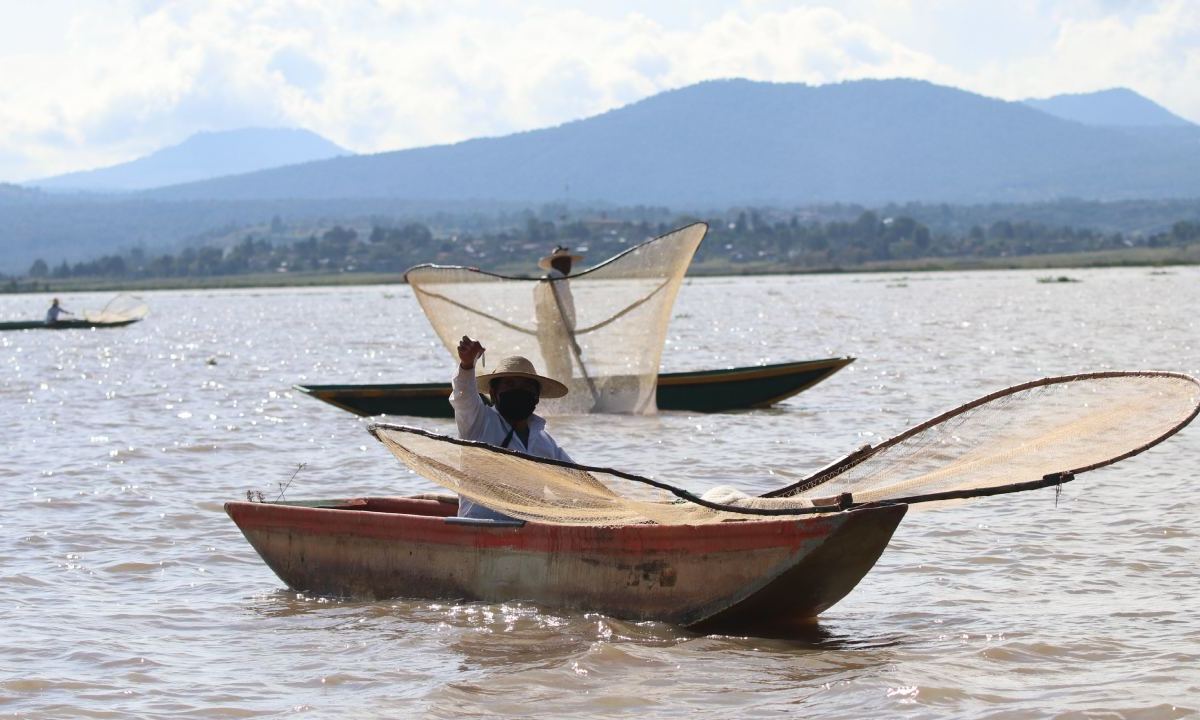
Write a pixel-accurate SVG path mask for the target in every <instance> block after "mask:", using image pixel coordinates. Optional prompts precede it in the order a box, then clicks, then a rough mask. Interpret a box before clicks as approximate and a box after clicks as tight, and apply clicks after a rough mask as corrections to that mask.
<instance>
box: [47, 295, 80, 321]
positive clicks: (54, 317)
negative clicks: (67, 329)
mask: <svg viewBox="0 0 1200 720" xmlns="http://www.w3.org/2000/svg"><path fill="white" fill-rule="evenodd" d="M59 315H74V313H72V312H71V311H70V310H68V309H66V308H65V307H63V306H62V305H59V304H58V298H54V302H52V303H50V309H49V310H47V311H46V324H47V325H53V324H55V323H57V322H58V316H59Z"/></svg>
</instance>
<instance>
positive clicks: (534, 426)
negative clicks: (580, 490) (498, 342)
mask: <svg viewBox="0 0 1200 720" xmlns="http://www.w3.org/2000/svg"><path fill="white" fill-rule="evenodd" d="M483 352H484V348H483V345H481V344H480V343H479V341H477V340H472V339H471V338H469V337H467V336H466V335H463V338H462V340H460V341H459V343H458V372H457V373H456V374H455V376H454V380H453V382H452V383H451V386H452V388H453V390H452V392H451V393H450V405H451V406H452V407H453V408H454V422H455V423H456V424H457V425H458V436H459V437H461V438H462V439H464V440H476V441H478V442H485V443H488V444H489V445H496V446H498V447H502V448H508V449H510V450H516V451H518V452H523V453H527V454H529V455H536V456H538V457H544V458H550V459H552V460H562V461H565V462H572V460H571V456H569V455H567V453H566V452H564V451H563V449H562V448H560V447H559V446H558V443H556V442H554V438H552V437H550V433H548V432H546V421H545V419H543V418H542V417H540V416H538V415H534V414H533V411H534V409H535V408H536V407H537V404H538V400H540V399H541V398H543V397H544V398H560V397H562V396H564V395H566V394H567V387H566V386H565V385H563V384H562V383H560V382H558V381H557V380H552V379H550V378H548V377H544V376H542V375H538V374H537V369H536V368H534V366H533V363H532V362H530V361H529V360H527V359H525V358H523V357H520V356H513V357H507V358H504V359H503V360H501V361H500V364H499V365H498V366H497V368H496V370H494V371H493V372H490V373H488V374H486V375H480V376H478V377H476V375H475V361H476V360H478V359H479V358H480V356H482V355H483ZM480 393H486V394H488V395H489V396H490V397H491V399H492V403H493V405H492V406H488V405H487V404H486V403H484V402H483V398H482V397H480ZM458 516H459V517H470V518H481V519H486V520H512V519H513V518H511V517H509V516H507V515H504V514H502V513H499V512H496V511H495V510H492V509H490V508H486V507H483V506H482V505H476V504H475V503H473V502H471V501H470V500H468V499H467V498H465V497H460V498H459V500H458Z"/></svg>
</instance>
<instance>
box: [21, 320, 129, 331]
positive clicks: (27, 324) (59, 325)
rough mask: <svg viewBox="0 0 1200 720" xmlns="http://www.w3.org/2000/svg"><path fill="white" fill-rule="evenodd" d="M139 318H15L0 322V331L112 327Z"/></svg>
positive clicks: (120, 325) (121, 325)
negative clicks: (54, 320) (13, 320)
mask: <svg viewBox="0 0 1200 720" xmlns="http://www.w3.org/2000/svg"><path fill="white" fill-rule="evenodd" d="M138 320H141V318H134V319H132V320H117V321H115V322H92V321H90V320H59V321H58V322H56V323H49V324H48V323H46V321H45V320H17V321H15V322H0V332H2V331H4V330H87V329H89V328H112V327H124V326H125V325H132V324H133V323H135V322H137V321H138Z"/></svg>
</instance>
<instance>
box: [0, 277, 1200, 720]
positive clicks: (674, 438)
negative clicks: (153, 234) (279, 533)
mask: <svg viewBox="0 0 1200 720" xmlns="http://www.w3.org/2000/svg"><path fill="white" fill-rule="evenodd" d="M1072 274H1073V275H1075V276H1076V277H1078V278H1080V279H1081V280H1082V281H1083V282H1079V283H1068V284H1038V283H1036V282H1035V277H1036V275H1037V273H1031V272H1021V271H1014V272H977V273H928V274H915V275H909V276H899V275H828V276H795V277H767V278H711V279H692V280H689V281H687V283H686V284H685V286H684V288H683V290H682V291H681V294H680V297H679V301H678V303H677V305H676V312H675V319H674V320H673V321H672V324H671V328H670V332H669V340H668V347H667V349H666V351H665V353H664V369H665V370H668V371H672V370H687V369H701V368H716V367H731V366H741V365H753V364H758V363H769V362H783V361H788V360H801V359H812V358H819V357H829V356H836V355H854V356H856V357H857V358H858V360H857V362H855V363H854V364H852V365H851V366H849V367H848V368H846V369H845V370H843V371H842V372H840V373H839V374H837V375H835V376H834V377H832V378H830V379H829V380H827V381H825V382H824V383H822V384H820V385H818V386H816V387H815V388H813V389H811V390H808V391H806V392H804V393H802V394H801V395H799V396H797V397H795V398H792V399H790V400H788V401H787V402H785V403H783V404H782V405H780V406H778V407H776V408H773V409H770V410H764V411H751V412H741V413H729V414H721V415H698V414H685V413H664V414H662V415H659V416H657V417H636V418H633V417H620V418H613V417H596V416H581V417H568V418H554V419H552V420H551V429H552V431H553V432H554V434H555V435H556V437H557V438H558V440H559V441H560V443H561V444H562V445H563V446H564V447H565V448H567V449H568V451H569V452H570V453H571V454H572V456H574V457H575V458H576V459H577V460H579V461H581V462H585V463H587V464H591V465H600V466H608V467H616V468H621V469H626V470H630V471H633V472H638V473H642V474H649V475H652V476H654V477H657V478H660V479H663V480H667V481H669V482H674V483H677V484H680V485H683V486H685V487H688V488H690V489H693V490H699V491H703V490H704V489H707V488H708V487H710V486H712V485H715V484H730V485H734V486H737V487H740V488H741V489H743V490H746V491H748V492H753V491H759V492H761V491H764V490H767V489H770V488H772V487H776V486H779V485H784V484H787V483H789V482H791V481H793V480H794V479H795V478H797V477H800V476H802V475H804V474H805V473H807V472H809V471H811V470H814V469H816V468H818V467H821V466H823V465H825V464H827V463H828V462H829V461H832V460H834V459H836V458H837V457H840V456H841V455H843V454H844V453H845V452H847V451H849V450H852V449H854V448H856V447H858V446H859V445H862V444H863V443H874V442H878V441H879V440H881V439H883V438H885V437H888V436H890V435H892V434H895V433H896V432H899V431H900V430H902V429H904V428H906V427H908V426H910V425H912V424H914V423H917V422H920V421H923V420H925V419H927V418H929V417H932V416H933V415H935V414H937V413H939V412H941V411H944V410H946V409H949V408H951V407H954V406H956V405H959V404H961V403H963V402H966V401H969V400H971V399H974V398H975V397H977V396H980V395H983V394H986V393H988V392H991V391H994V390H997V389H1000V388H1002V387H1005V386H1008V385H1012V384H1016V383H1019V382H1024V381H1027V380H1031V379H1034V378H1038V377H1043V376H1048V375H1060V374H1068V373H1075V372H1083V371H1096V370H1109V369H1162V370H1176V371H1181V372H1186V373H1189V374H1193V375H1197V374H1200V324H1198V321H1197V320H1196V315H1195V309H1196V308H1197V307H1200V270H1198V269H1195V268H1181V269H1178V270H1171V271H1169V272H1167V273H1152V272H1151V271H1149V270H1146V269H1117V270H1087V271H1072ZM144 298H145V299H146V300H147V302H148V303H149V305H150V307H151V315H150V316H149V317H148V318H147V319H146V320H145V321H144V322H142V323H140V324H137V325H133V326H130V327H128V328H125V329H120V330H106V331H70V332H66V331H64V332H46V331H25V332H9V333H0V414H2V415H3V417H4V427H5V428H6V429H7V432H6V438H5V447H6V450H5V461H6V462H4V463H3V464H0V493H2V497H3V501H4V502H3V505H4V508H5V510H4V512H3V513H2V514H0V608H3V609H2V610H0V627H2V628H3V630H2V631H0V657H2V658H3V659H4V662H3V663H2V664H0V713H3V714H6V715H11V716H17V717H29V718H58V717H77V716H109V715H112V716H120V717H166V716H178V715H183V714H190V715H192V716H196V717H215V718H221V717H238V718H242V717H260V716H276V715H281V714H285V713H291V712H295V711H302V712H309V713H311V714H314V715H316V716H319V717H343V716H352V717H379V718H388V717H397V716H405V715H423V716H427V717H446V718H459V717H464V716H468V717H473V716H480V715H482V716H494V717H515V716H519V717H530V716H538V717H589V718H590V717H616V716H627V715H633V714H639V715H651V716H655V717H681V718H682V717H687V718H692V717H696V716H702V717H727V716H729V715H731V714H734V713H737V714H739V715H747V716H755V717H757V716H764V715H772V714H779V715H793V714H801V713H803V714H807V715H816V716H819V717H823V718H860V717H865V716H895V715H900V714H904V715H906V716H908V715H917V716H933V715H937V716H951V717H964V716H966V717H987V716H997V717H1000V716H1002V717H1006V718H1024V717H1046V716H1051V715H1055V716H1057V715H1064V716H1079V717H1083V716H1087V717H1091V716H1104V717H1109V716H1111V717H1139V718H1157V717H1162V718H1175V717H1185V716H1191V715H1195V714H1197V713H1200V615H1197V613H1196V612H1195V609H1196V606H1197V602H1198V600H1200V577H1198V576H1197V573H1196V566H1197V561H1198V560H1200V520H1198V519H1197V517H1196V511H1195V508H1196V507H1198V506H1200V490H1198V489H1197V487H1196V484H1195V482H1194V481H1193V478H1194V475H1195V471H1196V468H1197V467H1200V429H1198V428H1195V427H1193V428H1189V429H1186V430H1184V432H1183V433H1181V434H1180V435H1179V436H1177V437H1175V438H1173V439H1171V440H1169V441H1167V443H1165V444H1164V445H1162V446H1160V447H1157V448H1154V449H1153V450H1151V451H1150V452H1148V453H1146V454H1144V455H1142V456H1139V457H1137V458H1134V459H1131V460H1129V461H1126V462H1123V463H1120V464H1118V465H1116V466H1114V467H1112V468H1107V469H1104V470H1100V471H1097V472H1095V473H1090V474H1088V475H1085V476H1081V478H1080V479H1079V480H1077V481H1076V482H1074V483H1072V484H1070V485H1067V486H1065V487H1064V488H1063V491H1062V495H1061V496H1060V497H1057V498H1056V497H1055V493H1054V491H1053V490H1052V489H1047V490H1043V491H1037V492H1032V493H1025V494H1020V495H1012V496H1006V497H998V498H991V499H986V500H980V501H975V502H971V503H964V504H959V505H955V506H953V507H948V508H944V509H938V510H932V511H926V512H913V513H910V514H909V516H908V517H907V518H906V519H905V521H904V522H903V524H902V525H901V526H900V529H899V531H898V532H897V534H896V536H895V538H894V539H893V541H892V543H891V545H890V547H889V548H888V550H887V551H886V552H885V554H884V555H883V557H882V558H881V560H880V561H879V563H878V565H877V566H876V567H875V569H874V570H873V571H872V572H871V573H870V574H869V575H868V576H867V577H866V579H865V580H864V581H863V582H862V583H861V584H860V585H859V586H858V588H856V589H855V590H854V592H852V593H851V594H850V595H849V596H848V597H847V598H846V599H845V600H843V601H842V602H841V603H839V604H838V605H836V606H834V607H833V608H832V609H830V610H828V611H827V612H826V613H825V614H824V615H823V616H822V617H821V619H820V621H819V622H818V623H817V624H816V625H814V626H813V627H812V628H811V629H810V630H809V631H807V632H805V633H804V634H802V635H800V636H792V637H788V638H784V639H774V638H753V637H728V636H704V635H697V634H694V633H691V632H689V631H687V630H684V629H681V628H677V627H672V626H668V625H663V624H660V623H630V622H626V621H621V620H617V619H613V618H609V617H604V616H601V615H596V614H587V613H572V612H566V611H559V610H556V609H554V608H539V607H534V606H531V605H529V604H524V603H519V602H513V603H509V604H501V605H489V604H455V603H450V602H444V601H443V602H434V601H429V600H391V601H383V602H350V601H339V600H331V599H325V598H315V597H306V596H304V595H302V594H298V593H295V592H293V591H290V590H288V589H287V588H286V587H284V586H283V584H282V583H281V582H280V581H279V580H278V579H277V578H276V577H275V576H274V575H273V574H272V572H271V571H270V570H269V569H268V568H267V567H266V566H265V565H264V564H263V563H262V561H261V560H260V559H259V558H258V556H257V555H256V554H255V552H254V551H253V549H252V548H251V547H250V546H249V545H248V544H247V543H246V542H245V540H244V539H243V538H242V536H241V534H240V533H239V532H238V530H237V528H236V527H235V526H234V525H233V524H232V523H231V522H230V521H229V519H228V518H227V517H226V516H225V514H224V512H223V510H222V504H223V503H224V502H225V501H226V500H231V499H239V498H244V497H245V494H246V491H247V490H259V491H262V492H263V493H264V494H265V495H266V496H267V497H268V498H273V497H275V496H277V495H278V494H279V491H280V487H281V485H283V484H285V483H287V481H288V479H289V478H290V477H292V475H293V474H294V473H295V474H296V477H295V479H294V480H293V481H292V482H291V485H290V487H288V489H287V492H286V496H287V497H288V498H291V499H300V498H305V497H309V498H313V497H343V496H355V495H388V494H403V493H409V492H422V491H428V490H430V489H432V488H431V486H429V485H428V484H427V483H425V482H423V481H421V480H420V479H419V478H416V477H415V476H413V475H412V474H410V473H408V472H407V471H406V470H405V469H404V468H403V467H401V466H400V465H398V464H397V463H396V461H395V460H394V459H393V458H392V457H391V455H390V454H389V453H388V452H387V451H386V450H385V449H384V448H383V447H381V446H380V445H378V444H377V443H376V442H375V441H374V440H373V439H372V438H371V437H370V436H369V435H368V434H367V433H366V430H365V428H366V423H367V421H365V420H363V419H359V418H355V417H353V416H351V415H349V414H347V413H345V412H342V411H340V410H337V409H336V408H333V407H332V406H328V405H325V404H322V403H320V402H317V401H315V400H312V399H311V398H308V397H305V396H303V395H302V394H300V393H297V392H296V391H294V390H292V389H291V386H292V385H293V384H294V383H306V382H307V383H370V382H422V381H425V382H428V381H445V380H448V379H449V375H450V373H451V372H452V367H453V361H452V360H451V359H450V357H449V355H448V353H446V351H445V350H444V349H443V348H442V347H441V346H440V345H439V344H438V342H437V341H436V339H435V337H434V335H433V333H432V331H431V330H430V329H429V327H428V325H427V324H426V322H425V320H424V318H423V316H422V315H421V313H420V310H419V308H418V307H417V304H416V303H415V301H414V300H413V298H412V296H411V293H410V292H409V291H408V289H407V288H406V287H392V286H389V287H361V288H336V289H333V288H330V289H324V288H322V289H280V290H237V291H194V292H152V293H146V294H145V295H144ZM106 299H107V298H106V297H102V296H99V295H92V296H83V295H80V296H75V297H65V298H64V302H65V304H67V305H68V307H72V306H78V307H83V306H96V307H99V306H100V305H102V304H103V302H104V301H105V300H106ZM48 303H49V298H48V297H41V296H29V295H16V296H4V297H3V298H0V319H17V318H26V317H38V316H40V315H41V314H42V313H43V312H44V310H45V306H47V305H48ZM393 419H394V420H400V421H408V422H411V423H414V424H418V425H421V426H424V427H428V428H431V429H434V430H438V431H445V432H449V431H451V429H452V425H451V423H450V422H448V421H442V420H414V419H404V418H393ZM302 463H303V464H304V468H303V469H302V470H300V471H299V472H298V473H296V470H297V467H298V466H299V465H300V464H302Z"/></svg>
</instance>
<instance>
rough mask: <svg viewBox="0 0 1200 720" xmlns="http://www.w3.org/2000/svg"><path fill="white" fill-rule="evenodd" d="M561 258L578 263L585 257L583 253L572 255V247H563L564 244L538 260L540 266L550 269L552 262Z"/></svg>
mask: <svg viewBox="0 0 1200 720" xmlns="http://www.w3.org/2000/svg"><path fill="white" fill-rule="evenodd" d="M559 258H567V259H568V260H570V261H571V262H572V263H577V262H579V261H580V260H582V259H583V256H582V255H572V254H571V248H568V247H563V246H562V245H559V246H558V247H556V248H554V250H553V252H551V253H550V254H549V255H547V256H546V257H544V258H542V259H541V260H538V267H540V268H541V269H543V270H549V269H550V266H551V264H552V263H553V262H554V261H555V260H557V259H559Z"/></svg>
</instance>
